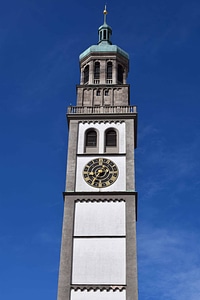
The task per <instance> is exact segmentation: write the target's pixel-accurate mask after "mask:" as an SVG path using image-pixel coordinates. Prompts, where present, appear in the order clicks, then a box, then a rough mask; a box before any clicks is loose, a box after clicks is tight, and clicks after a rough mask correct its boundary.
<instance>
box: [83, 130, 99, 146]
mask: <svg viewBox="0 0 200 300" xmlns="http://www.w3.org/2000/svg"><path fill="white" fill-rule="evenodd" d="M85 145H86V147H96V146H97V133H96V131H95V130H94V129H90V130H88V131H87V132H86V140H85Z"/></svg>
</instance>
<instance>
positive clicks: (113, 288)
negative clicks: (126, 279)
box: [71, 285, 126, 292]
mask: <svg viewBox="0 0 200 300" xmlns="http://www.w3.org/2000/svg"><path fill="white" fill-rule="evenodd" d="M71 290H74V291H75V292H78V291H81V292H84V291H87V292H90V291H93V292H96V291H101V292H102V291H107V292H110V291H113V292H116V291H119V292H122V291H124V290H126V286H125V285H109V286H80V285H73V286H71Z"/></svg>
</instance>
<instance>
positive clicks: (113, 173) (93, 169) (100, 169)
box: [83, 158, 119, 188]
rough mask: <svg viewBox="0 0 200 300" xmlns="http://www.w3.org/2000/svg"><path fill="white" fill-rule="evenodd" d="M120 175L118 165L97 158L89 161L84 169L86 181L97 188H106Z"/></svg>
mask: <svg viewBox="0 0 200 300" xmlns="http://www.w3.org/2000/svg"><path fill="white" fill-rule="evenodd" d="M118 174H119V171H118V168H117V166H116V164H115V163H114V162H113V161H112V160H110V159H107V158H95V159H93V160H91V161H89V162H88V163H87V165H86V166H85V167H84V169H83V178H84V179H85V181H86V182H87V183H88V184H89V185H91V186H93V187H96V188H105V187H107V186H109V185H111V184H113V183H114V182H115V181H116V179H117V177H118Z"/></svg>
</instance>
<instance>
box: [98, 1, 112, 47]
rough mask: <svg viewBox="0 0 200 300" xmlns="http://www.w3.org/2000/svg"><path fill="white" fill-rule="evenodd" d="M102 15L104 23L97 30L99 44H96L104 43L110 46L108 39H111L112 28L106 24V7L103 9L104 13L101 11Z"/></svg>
mask: <svg viewBox="0 0 200 300" xmlns="http://www.w3.org/2000/svg"><path fill="white" fill-rule="evenodd" d="M103 14H104V23H103V25H102V26H100V27H99V30H98V33H99V42H98V44H100V43H102V42H104V43H106V44H110V45H111V44H112V42H111V40H110V38H111V35H112V28H111V27H110V26H109V25H108V24H107V23H106V21H107V20H106V16H107V14H108V11H107V9H106V5H105V7H104V11H103Z"/></svg>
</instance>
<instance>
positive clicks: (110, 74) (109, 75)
mask: <svg viewBox="0 0 200 300" xmlns="http://www.w3.org/2000/svg"><path fill="white" fill-rule="evenodd" d="M107 79H112V63H111V61H109V62H108V63H107Z"/></svg>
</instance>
